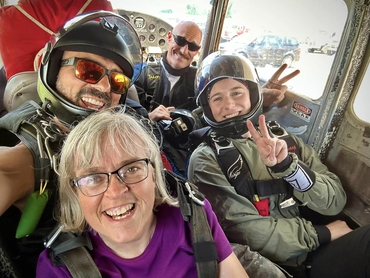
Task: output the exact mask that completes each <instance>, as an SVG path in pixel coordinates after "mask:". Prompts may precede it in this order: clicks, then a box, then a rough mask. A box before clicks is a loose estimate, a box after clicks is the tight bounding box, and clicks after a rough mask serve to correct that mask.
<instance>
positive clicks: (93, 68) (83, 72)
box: [60, 57, 131, 94]
mask: <svg viewBox="0 0 370 278" xmlns="http://www.w3.org/2000/svg"><path fill="white" fill-rule="evenodd" d="M60 65H61V66H62V67H63V66H74V67H75V76H76V77H77V78H78V79H80V80H82V81H84V82H86V83H90V84H96V83H98V82H99V81H100V80H101V79H102V78H103V77H104V76H105V75H108V77H109V84H110V87H111V90H112V92H114V93H117V94H125V93H126V92H127V90H128V88H129V87H130V83H131V80H130V78H128V77H127V76H126V75H124V74H123V73H122V72H116V71H110V70H108V69H106V68H104V67H103V66H101V65H99V64H98V63H96V62H94V61H90V60H88V59H83V58H77V57H73V58H69V59H64V60H62V61H61V64H60Z"/></svg>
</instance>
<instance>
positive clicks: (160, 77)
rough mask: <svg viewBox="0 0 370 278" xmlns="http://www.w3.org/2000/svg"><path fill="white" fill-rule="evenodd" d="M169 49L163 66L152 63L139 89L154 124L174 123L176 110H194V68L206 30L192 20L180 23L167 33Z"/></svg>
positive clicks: (141, 78) (137, 86)
mask: <svg viewBox="0 0 370 278" xmlns="http://www.w3.org/2000/svg"><path fill="white" fill-rule="evenodd" d="M167 39H168V50H167V51H166V52H165V53H164V54H163V56H162V58H161V59H160V61H159V63H156V64H148V66H147V67H146V68H145V69H144V70H143V71H142V73H141V76H140V78H139V80H138V81H136V83H135V85H136V89H137V92H138V95H139V98H140V103H141V104H142V105H143V106H144V107H145V108H146V109H147V110H148V112H149V118H150V119H152V120H153V121H159V120H171V117H170V111H171V110H173V109H175V108H183V109H188V110H193V109H194V108H196V106H195V99H194V82H195V74H196V68H195V67H192V66H190V64H191V62H192V61H193V58H194V57H195V55H197V53H198V52H199V50H200V43H201V41H202V31H201V30H200V28H199V26H198V25H197V24H196V23H195V22H192V21H180V22H179V23H178V24H177V25H176V26H175V27H174V28H173V30H172V31H169V32H168V34H167Z"/></svg>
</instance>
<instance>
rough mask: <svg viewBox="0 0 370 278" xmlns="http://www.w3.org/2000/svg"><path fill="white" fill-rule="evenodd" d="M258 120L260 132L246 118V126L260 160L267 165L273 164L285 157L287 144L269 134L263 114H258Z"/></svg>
mask: <svg viewBox="0 0 370 278" xmlns="http://www.w3.org/2000/svg"><path fill="white" fill-rule="evenodd" d="M258 122H259V130H260V131H261V134H260V133H258V132H257V130H256V129H255V127H254V126H253V124H252V122H251V121H250V120H247V127H248V129H249V132H250V134H251V136H252V138H253V140H254V141H255V142H256V145H257V148H258V151H259V153H260V157H261V160H262V162H263V163H264V164H265V165H266V166H268V167H272V166H275V165H276V164H278V163H280V162H282V161H283V160H284V159H285V158H286V157H287V155H288V147H287V144H286V142H285V141H284V140H282V139H278V138H277V137H271V136H270V133H269V132H268V129H267V126H266V121H265V116H264V115H260V117H259V119H258Z"/></svg>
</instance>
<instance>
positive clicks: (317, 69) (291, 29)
mask: <svg viewBox="0 0 370 278" xmlns="http://www.w3.org/2000/svg"><path fill="white" fill-rule="evenodd" d="M227 15H229V16H228V17H227V18H226V21H225V23H224V28H223V43H221V44H222V45H221V44H220V49H223V50H224V51H229V52H237V53H238V52H239V53H241V54H242V55H245V56H247V57H249V59H250V60H251V61H252V62H253V64H254V65H255V66H256V67H257V70H258V73H259V76H260V78H261V79H265V80H267V79H268V78H269V77H270V76H271V75H272V73H273V72H275V71H276V69H277V67H278V66H280V65H281V63H282V62H283V61H284V62H288V63H290V69H288V70H287V71H293V70H295V69H300V70H301V73H300V74H299V75H298V76H297V77H296V78H294V79H293V80H291V81H290V82H289V83H288V85H289V89H290V90H291V91H293V92H295V93H298V94H301V95H305V96H308V97H310V98H311V99H318V98H319V97H320V96H321V95H322V94H323V91H324V88H325V85H326V82H327V78H328V76H329V73H330V69H331V66H332V63H333V60H334V57H335V54H336V51H337V47H338V43H339V41H340V38H341V35H342V32H343V28H344V24H345V21H346V18H347V7H346V5H345V3H344V1H342V0H328V1H321V0H300V1H296V0H278V1H277V0H259V1H252V0H232V1H230V2H229V6H228V11H227ZM241 26H242V27H243V28H239V27H241ZM266 35H269V37H270V39H269V41H270V45H269V46H266V47H261V48H258V47H251V46H250V45H249V42H250V41H252V40H254V39H255V38H257V37H260V36H266ZM270 35H271V36H270ZM240 36H244V37H245V41H244V43H243V42H241V41H238V43H233V40H234V39H235V38H237V37H240ZM284 40H285V41H286V42H287V43H284V44H278V43H276V44H271V42H272V41H276V42H277V41H283V42H284ZM295 42H298V43H295ZM271 47H276V48H275V49H271ZM271 50H273V51H271ZM285 58H286V59H285Z"/></svg>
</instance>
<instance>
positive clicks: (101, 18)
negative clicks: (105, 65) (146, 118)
mask: <svg viewBox="0 0 370 278" xmlns="http://www.w3.org/2000/svg"><path fill="white" fill-rule="evenodd" d="M64 51H79V52H89V53H93V54H96V55H100V56H102V57H105V58H108V59H110V60H112V61H114V62H115V63H116V64H117V65H118V66H119V67H120V68H121V69H122V70H123V72H124V73H125V75H126V76H127V77H129V78H130V79H131V84H130V85H132V84H133V83H134V82H135V81H136V80H137V78H138V77H139V75H140V72H141V69H142V52H141V44H140V40H139V38H138V36H137V34H136V32H135V30H134V28H133V27H132V26H131V25H130V23H129V22H128V21H127V20H126V19H125V18H123V17H122V16H120V15H118V14H115V13H112V12H108V11H93V12H88V13H84V14H81V15H78V16H76V17H74V18H72V19H70V20H69V21H67V22H66V23H65V24H64V25H63V27H62V28H61V29H60V30H59V32H58V33H57V34H56V35H55V36H53V37H52V38H51V40H50V41H49V42H48V43H47V44H46V46H45V48H44V53H43V58H42V62H41V65H40V69H39V76H38V86H37V87H38V88H37V90H38V94H39V96H40V99H41V101H42V102H43V107H44V108H45V109H46V110H48V111H50V112H51V113H52V114H54V115H55V116H57V117H58V118H59V119H60V120H62V121H64V122H66V123H70V124H71V123H72V122H74V121H75V120H77V121H79V120H81V119H83V118H85V117H86V116H88V115H89V114H91V112H93V111H94V110H91V109H86V108H82V107H79V106H76V105H74V104H72V103H70V102H69V101H68V100H66V99H65V98H63V97H62V96H61V95H60V94H59V93H58V92H57V91H56V89H55V87H56V80H57V75H58V73H59V69H60V63H61V59H62V56H63V53H64ZM121 100H122V98H121ZM124 100H125V98H124Z"/></svg>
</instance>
